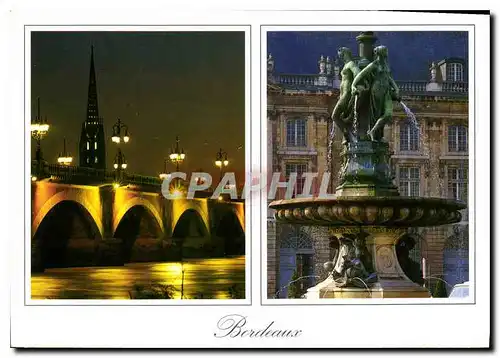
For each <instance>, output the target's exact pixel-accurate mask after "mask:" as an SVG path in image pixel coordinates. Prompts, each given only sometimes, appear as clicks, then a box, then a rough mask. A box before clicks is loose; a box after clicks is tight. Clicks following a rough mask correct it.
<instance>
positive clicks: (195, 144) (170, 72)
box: [31, 32, 245, 182]
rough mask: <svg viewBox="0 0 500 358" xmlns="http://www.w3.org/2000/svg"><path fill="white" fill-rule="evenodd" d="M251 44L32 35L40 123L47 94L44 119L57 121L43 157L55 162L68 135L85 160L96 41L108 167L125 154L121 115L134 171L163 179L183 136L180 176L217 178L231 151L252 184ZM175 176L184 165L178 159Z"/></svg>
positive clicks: (210, 35)
mask: <svg viewBox="0 0 500 358" xmlns="http://www.w3.org/2000/svg"><path fill="white" fill-rule="evenodd" d="M244 41H245V36H244V33H243V32H168V33H166V32H149V33H147V32H33V33H32V38H31V71H32V72H31V79H32V82H31V85H32V87H31V99H32V118H34V117H35V115H36V110H37V109H36V98H37V97H38V96H40V98H41V112H42V116H47V118H48V121H49V124H50V125H51V127H50V131H49V133H48V135H47V137H46V138H45V139H44V140H43V144H42V149H43V153H44V158H45V159H46V160H47V161H48V162H49V163H55V162H56V160H57V156H58V155H59V152H61V151H62V147H63V137H66V141H67V147H68V149H69V151H70V152H71V154H72V155H73V157H74V162H75V163H78V140H79V136H80V130H81V125H82V123H83V121H84V120H85V118H86V109H87V90H88V80H89V67H90V48H91V45H94V60H95V67H96V77H97V93H98V102H99V115H100V116H101V117H103V119H104V126H105V131H106V137H107V142H106V158H107V168H108V170H112V166H113V159H114V156H115V154H116V144H114V143H112V142H111V139H110V137H111V134H112V126H113V124H114V123H115V122H116V120H117V118H121V119H122V121H123V122H124V123H125V124H127V125H128V127H129V131H130V136H131V137H130V138H131V139H130V142H129V143H127V144H126V145H123V151H124V154H125V156H126V159H127V162H128V169H127V170H128V171H129V172H133V173H136V174H143V175H151V176H156V175H158V174H159V173H160V172H162V171H163V168H164V164H163V162H164V158H167V157H168V155H169V154H170V148H171V147H173V146H174V145H175V137H176V135H179V138H180V146H181V147H182V148H184V151H185V152H186V160H185V161H184V164H183V165H182V166H181V171H186V172H188V173H189V172H191V171H195V170H198V169H203V170H204V171H206V172H209V173H211V174H212V175H213V176H216V177H215V178H217V179H218V177H219V174H218V173H219V172H218V168H216V167H215V165H214V161H215V156H216V153H217V151H218V150H219V148H222V149H223V150H225V151H227V152H228V157H229V160H230V165H229V167H228V168H227V170H228V171H234V172H236V176H237V180H238V182H243V180H244V177H243V176H244V171H245V147H244V144H245V143H244V141H245V132H244V131H245V42H244ZM32 147H34V145H32ZM238 148H239V149H238ZM32 155H33V158H34V154H32ZM168 171H175V166H174V165H173V164H171V163H169V166H168ZM215 178H214V180H215Z"/></svg>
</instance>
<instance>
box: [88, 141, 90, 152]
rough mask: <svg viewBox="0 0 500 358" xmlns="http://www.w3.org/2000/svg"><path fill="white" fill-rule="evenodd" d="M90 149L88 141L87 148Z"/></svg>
mask: <svg viewBox="0 0 500 358" xmlns="http://www.w3.org/2000/svg"><path fill="white" fill-rule="evenodd" d="M89 149H90V142H87V150H89Z"/></svg>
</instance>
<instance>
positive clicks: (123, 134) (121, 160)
mask: <svg viewBox="0 0 500 358" xmlns="http://www.w3.org/2000/svg"><path fill="white" fill-rule="evenodd" d="M129 140H130V136H129V133H128V127H127V126H126V125H125V124H123V123H122V121H121V119H120V118H118V121H117V122H116V123H115V124H114V125H113V135H112V137H111V141H112V142H113V143H116V144H117V145H119V144H120V143H121V142H123V143H128V141H129ZM113 167H114V168H115V171H116V179H117V181H120V180H121V179H122V174H123V171H124V170H125V169H127V162H126V160H125V155H124V154H123V153H122V150H121V148H120V147H118V152H117V153H116V156H115V161H114V164H113Z"/></svg>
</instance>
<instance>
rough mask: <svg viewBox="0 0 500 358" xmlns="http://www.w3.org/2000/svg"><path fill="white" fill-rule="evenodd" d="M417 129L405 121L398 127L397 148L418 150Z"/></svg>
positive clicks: (418, 134)
mask: <svg viewBox="0 0 500 358" xmlns="http://www.w3.org/2000/svg"><path fill="white" fill-rule="evenodd" d="M419 136H420V133H419V130H418V128H415V126H413V125H411V124H410V122H408V121H406V122H404V123H402V124H401V125H400V127H399V149H400V150H401V151H408V152H410V151H411V152H414V151H418V150H419Z"/></svg>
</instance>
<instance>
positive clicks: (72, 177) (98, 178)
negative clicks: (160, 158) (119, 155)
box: [31, 163, 162, 189]
mask: <svg viewBox="0 0 500 358" xmlns="http://www.w3.org/2000/svg"><path fill="white" fill-rule="evenodd" d="M31 170H32V173H34V174H36V175H39V176H40V178H43V177H44V176H49V177H50V178H51V179H54V180H58V181H61V182H70V183H72V182H80V181H83V182H89V181H93V182H101V183H103V184H104V183H113V182H115V181H116V180H117V177H116V173H115V172H112V171H105V170H102V169H94V168H84V167H79V166H71V165H59V164H45V165H44V167H43V172H42V173H37V165H36V163H33V164H32V167H31ZM119 181H120V183H121V184H133V185H147V186H154V187H157V188H158V189H159V188H161V184H162V180H161V179H160V178H158V177H151V176H146V175H138V174H129V173H126V172H122V174H121V178H120V180H119Z"/></svg>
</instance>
